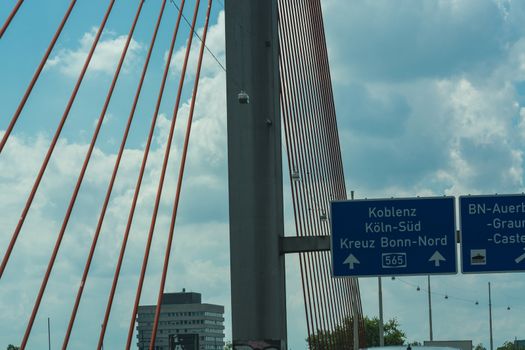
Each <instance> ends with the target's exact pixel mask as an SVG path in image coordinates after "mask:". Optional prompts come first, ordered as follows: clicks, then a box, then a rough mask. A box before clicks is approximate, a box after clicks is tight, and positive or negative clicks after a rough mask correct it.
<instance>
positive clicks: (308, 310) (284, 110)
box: [279, 2, 315, 339]
mask: <svg viewBox="0 0 525 350" xmlns="http://www.w3.org/2000/svg"><path fill="white" fill-rule="evenodd" d="M281 4H282V2H279V11H280V13H282V12H283V10H282V7H281ZM280 18H281V19H280V23H279V42H280V47H281V53H280V55H279V62H280V76H281V83H280V84H281V99H280V101H281V114H282V116H283V118H282V120H283V125H284V134H285V144H286V151H287V155H288V156H287V157H286V159H287V162H288V173H289V178H290V186H291V193H292V203H293V213H294V222H295V230H296V235H297V236H302V235H303V234H302V230H303V229H302V225H301V221H300V220H299V218H298V215H299V214H298V209H297V198H296V192H297V190H296V187H297V186H298V184H297V183H296V182H295V180H294V178H293V177H292V173H293V172H294V171H295V169H297V166H296V165H295V159H293V157H292V149H291V145H290V143H291V140H290V131H289V122H288V117H289V113H290V107H289V104H288V103H287V100H288V97H287V91H288V86H287V84H285V83H284V82H285V81H287V75H286V73H285V67H284V64H285V63H284V62H283V56H285V55H286V54H287V52H286V49H285V45H284V43H283V33H282V32H283V29H282V28H281V27H282V26H283V20H282V18H283V16H282V15H281V16H280ZM305 264H306V262H305V254H303V253H300V254H299V266H300V270H301V285H302V289H303V296H304V306H305V315H306V320H307V322H306V326H307V331H308V338H309V339H310V337H311V335H312V331H311V329H314V328H315V327H314V321H313V314H312V305H311V303H310V288H309V283H308V279H306V285H305V274H306V271H305V269H306V267H305ZM307 294H308V296H307Z"/></svg>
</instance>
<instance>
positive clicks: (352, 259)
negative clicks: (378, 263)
mask: <svg viewBox="0 0 525 350" xmlns="http://www.w3.org/2000/svg"><path fill="white" fill-rule="evenodd" d="M360 263H361V262H360V261H359V260H357V258H356V257H355V256H354V254H350V255H348V258H346V260H345V261H344V262H343V264H348V267H349V268H350V270H353V269H354V264H360Z"/></svg>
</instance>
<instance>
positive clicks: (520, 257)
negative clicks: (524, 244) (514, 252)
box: [514, 248, 525, 264]
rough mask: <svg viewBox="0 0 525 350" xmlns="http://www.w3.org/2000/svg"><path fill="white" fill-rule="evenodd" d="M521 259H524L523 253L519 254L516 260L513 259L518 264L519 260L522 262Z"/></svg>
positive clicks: (524, 254)
mask: <svg viewBox="0 0 525 350" xmlns="http://www.w3.org/2000/svg"><path fill="white" fill-rule="evenodd" d="M523 250H525V248H523ZM523 260H525V253H523V254H521V255H520V256H518V257H517V258H516V260H514V261H515V262H516V264H519V263H520V262H522V261H523Z"/></svg>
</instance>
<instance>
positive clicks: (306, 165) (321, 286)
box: [290, 8, 333, 346]
mask: <svg viewBox="0 0 525 350" xmlns="http://www.w3.org/2000/svg"><path fill="white" fill-rule="evenodd" d="M293 11H294V16H293V17H294V18H297V15H298V13H297V12H298V11H297V8H294V9H293ZM293 23H294V25H293V30H292V31H290V33H292V34H291V35H293V37H294V39H295V40H294V42H295V43H297V44H296V45H293V44H292V45H291V46H292V47H294V52H293V53H292V57H301V56H298V55H297V53H298V52H297V46H301V47H302V46H304V39H303V37H302V36H300V35H298V34H297V33H298V32H299V30H297V21H294V22H293ZM303 30H304V28H301V31H303ZM300 41H301V42H300ZM297 63H298V64H294V65H293V67H294V68H297V67H300V69H301V70H300V71H298V70H294V69H292V71H293V72H294V76H295V81H297V82H298V84H299V85H300V86H299V88H298V89H297V90H298V91H300V92H301V93H300V98H301V101H300V102H299V103H296V105H299V106H300V108H301V111H302V112H300V113H299V114H298V116H301V118H295V120H296V121H295V129H296V130H297V132H296V135H297V136H298V138H299V139H300V140H301V141H300V142H298V141H297V139H296V143H298V144H299V145H300V146H299V147H298V149H299V156H300V159H301V163H302V164H303V169H307V171H305V172H304V173H305V174H304V177H303V181H302V182H301V183H302V184H303V185H304V186H303V189H304V191H305V200H306V202H305V204H306V205H307V206H308V207H310V208H311V209H310V212H309V213H308V215H306V220H307V222H308V227H309V232H310V235H314V234H315V232H314V228H313V226H314V223H313V220H314V218H313V217H314V216H315V215H316V214H314V213H316V212H317V210H316V209H318V208H316V204H315V202H314V200H313V198H312V196H311V194H312V188H310V185H309V183H310V182H312V181H311V170H312V168H311V162H310V160H311V159H310V158H308V157H306V156H305V153H306V151H305V150H303V147H304V142H305V141H306V135H305V134H304V131H303V129H304V126H302V125H299V124H298V123H301V124H304V120H305V118H307V116H308V115H309V114H311V113H312V111H311V106H310V105H309V103H308V100H307V96H306V95H305V93H304V90H305V86H304V84H303V83H304V81H305V80H306V79H307V78H306V75H305V74H306V73H305V72H304V70H303V69H302V60H300V59H299V60H298V62H297ZM298 69H299V68H298ZM298 74H300V75H301V76H300V77H297V75H298ZM306 108H308V109H309V110H308V111H307V110H305V109H306ZM297 120H299V122H298V121H297ZM312 255H313V266H314V269H313V270H314V277H315V285H316V292H317V293H316V295H317V303H318V306H319V310H320V312H321V314H320V317H321V323H322V324H323V327H324V328H325V329H332V330H333V324H332V323H331V320H330V318H329V316H328V315H327V301H326V286H325V282H326V281H324V280H323V279H322V278H321V276H322V274H321V269H322V267H321V264H320V261H319V255H318V254H315V253H314V254H312ZM327 345H328V344H327ZM331 345H332V346H333V344H331Z"/></svg>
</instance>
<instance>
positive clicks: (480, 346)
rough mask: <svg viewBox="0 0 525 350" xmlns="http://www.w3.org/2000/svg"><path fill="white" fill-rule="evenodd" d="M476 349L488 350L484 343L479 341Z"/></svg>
mask: <svg viewBox="0 0 525 350" xmlns="http://www.w3.org/2000/svg"><path fill="white" fill-rule="evenodd" d="M474 350H487V348H486V347H484V346H483V344H481V343H479V344H478V345H476V346H475V347H474Z"/></svg>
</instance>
